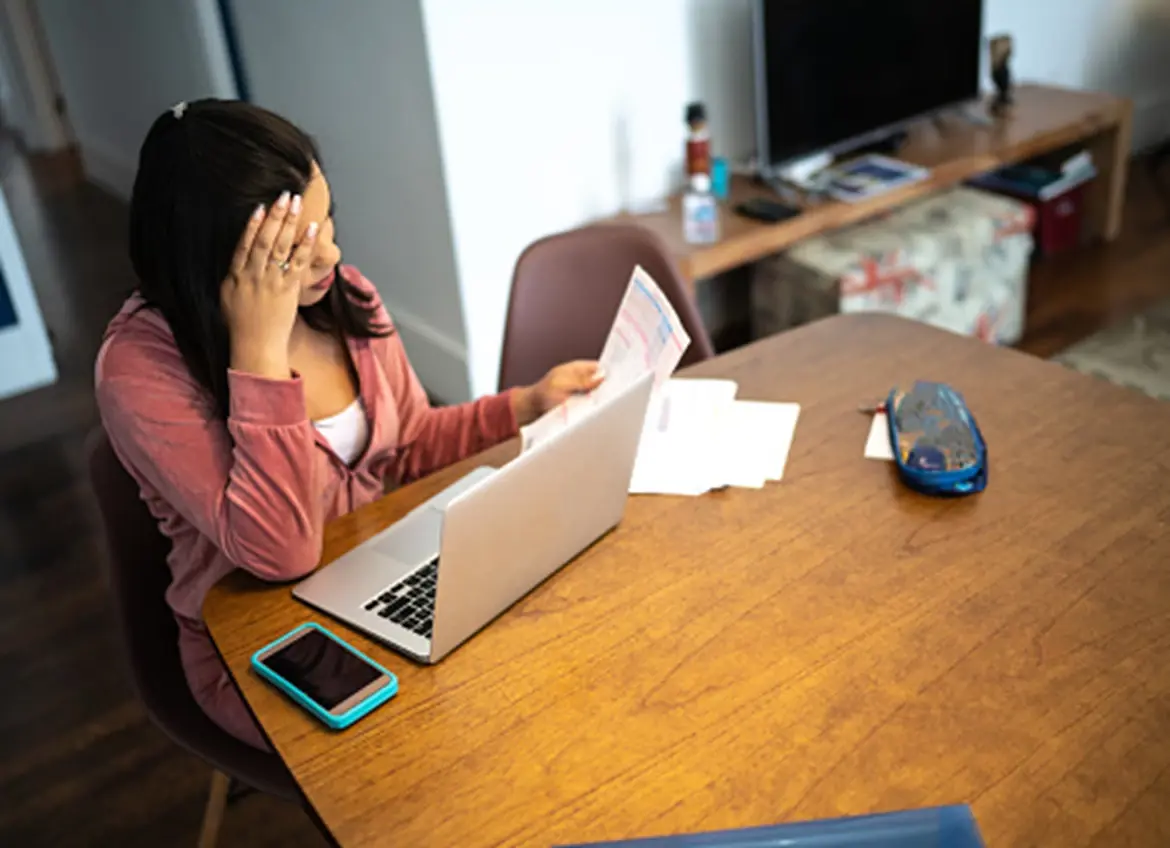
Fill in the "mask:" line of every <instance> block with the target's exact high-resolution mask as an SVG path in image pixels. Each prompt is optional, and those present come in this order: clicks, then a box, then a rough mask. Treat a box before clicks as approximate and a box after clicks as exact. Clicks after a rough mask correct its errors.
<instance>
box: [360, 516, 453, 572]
mask: <svg viewBox="0 0 1170 848" xmlns="http://www.w3.org/2000/svg"><path fill="white" fill-rule="evenodd" d="M442 533H443V513H442V511H440V510H438V509H433V508H432V509H424V510H423V511H422V512H419V513H417V514H415V515H412V516H410V517H409V518H404V519H403V520H402V521H401V522H399V523H398V524H396V525H395V526H394V527H392V528H391V529H390V531H389V532H388V533H386V534H385V535H384V536H382V537H381V538H379V539H375V540H374V542H373V545H374V549H375V550H376V551H378V552H379V553H381V554H385V555H386V556H388V557H391V558H393V559H396V560H398V561H399V562H401V563H403V564H404V565H422V564H423V563H424V562H427V561H428V560H431V559H434V558H435V557H436V556H438V554H439V543H440V541H441V538H442Z"/></svg>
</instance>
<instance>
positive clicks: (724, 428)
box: [521, 267, 800, 495]
mask: <svg viewBox="0 0 1170 848" xmlns="http://www.w3.org/2000/svg"><path fill="white" fill-rule="evenodd" d="M690 343H691V339H690V336H688V335H687V332H686V331H685V330H684V329H683V328H682V323H681V322H680V321H679V318H678V315H677V314H676V313H675V311H674V309H673V308H672V307H671V305H670V301H668V300H667V299H666V296H665V295H664V294H663V293H662V290H661V289H659V288H658V285H657V284H656V283H655V282H654V280H653V279H652V278H651V277H650V275H649V274H647V273H646V271H645V270H644V269H642V268H640V267H638V268H635V269H634V273H633V275H632V276H631V277H630V284H629V286H628V287H627V288H626V294H625V296H624V297H623V298H622V302H621V306H620V307H619V308H618V314H617V317H616V318H615V319H614V323H613V327H612V328H611V329H610V332H609V337H608V338H607V339H606V342H605V348H604V349H603V350H602V352H601V358H600V360H599V364H600V366H601V368H602V370H603V371H604V373H605V381H604V382H603V383H602V384H601V385H600V386H599V387H598V388H597V389H596V390H595V391H593V392H591V393H590V394H588V395H582V396H579V397H574V398H570V399H569V400H568V401H567V402H565V403H563V404H561V405H560V406H558V407H557V408H556V409H554V410H552V411H550V412H549V413H547V414H546V415H544V416H543V417H541V418H540V419H538V420H537V421H534V422H533V423H532V424H530V425H528V426H527V427H525V428H524V430H523V431H522V433H521V435H522V439H523V445H524V449H525V450H527V449H529V448H531V447H532V446H533V445H535V444H537V443H538V442H540V441H542V440H544V439H547V438H549V437H551V436H552V435H554V434H556V433H558V432H560V431H561V430H563V429H564V428H565V427H567V426H569V425H570V424H571V423H573V422H574V421H577V420H579V419H580V418H581V416H582V415H584V414H585V412H586V411H587V410H589V409H592V408H593V407H595V406H596V405H597V404H600V403H604V402H605V401H606V400H607V399H608V398H609V397H612V396H613V395H615V394H617V393H619V392H620V391H621V390H622V389H624V388H626V387H627V386H629V385H630V384H631V383H633V382H635V381H636V380H637V379H638V378H640V377H641V376H642V375H644V374H645V373H646V372H647V371H652V372H654V375H655V376H654V383H655V389H654V393H653V395H652V396H651V400H650V408H649V411H648V413H647V415H646V423H645V426H644V429H643V431H642V439H641V442H640V443H639V445H638V457H637V460H636V462H635V465H634V474H633V479H632V481H631V483H630V492H631V493H636V494H673V495H701V494H703V493H704V492H709V491H711V490H712V489H718V488H722V487H724V486H746V487H749V488H757V489H758V488H762V487H763V486H764V484H765V483H766V482H767V481H769V480H779V479H780V478H781V477H782V476H783V474H784V465H785V463H786V462H787V461H788V449H789V446H790V445H791V444H792V437H793V434H794V433H795V430H796V419H797V417H798V416H799V414H800V407H799V405H797V404H794V403H763V402H759V401H741V400H736V399H735V395H736V391H737V390H738V387H737V386H736V384H735V383H734V382H732V381H730V380H697V379H696V380H671V379H669V377H670V374H671V372H673V371H674V369H675V367H676V366H677V365H678V363H679V360H681V359H682V355H683V352H684V351H686V349H687V346H688V345H689V344H690Z"/></svg>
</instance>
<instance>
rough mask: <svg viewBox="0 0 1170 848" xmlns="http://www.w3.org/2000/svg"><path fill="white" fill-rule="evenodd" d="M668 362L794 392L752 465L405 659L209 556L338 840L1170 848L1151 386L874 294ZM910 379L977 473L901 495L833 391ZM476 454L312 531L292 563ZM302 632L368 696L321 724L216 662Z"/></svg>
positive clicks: (230, 629) (849, 400)
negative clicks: (970, 435) (962, 824)
mask: <svg viewBox="0 0 1170 848" xmlns="http://www.w3.org/2000/svg"><path fill="white" fill-rule="evenodd" d="M688 376H721V377H729V378H733V379H735V380H737V381H738V382H739V387H740V391H739V396H740V397H741V398H749V399H761V400H777V401H798V402H800V403H801V404H802V405H803V409H802V412H801V417H800V422H799V425H798V427H797V430H796V438H795V442H794V444H793V447H792V452H791V455H790V457H789V460H788V467H787V471H786V473H785V477H784V480H783V481H782V482H780V483H773V484H769V485H768V487H767V488H766V489H764V490H759V491H757V490H746V489H731V490H726V491H723V492H718V493H713V494H709V495H706V496H704V497H700V498H674V497H636V498H632V499H631V500H630V503H629V507H628V509H627V512H626V517H625V519H624V521H623V522H622V524H621V525H620V526H619V527H618V528H617V529H616V530H615V531H614V532H613V533H611V534H610V535H609V536H607V537H606V538H604V539H603V540H601V541H600V542H599V543H597V544H596V545H594V546H593V547H592V548H590V549H589V550H588V551H586V552H585V553H584V554H582V555H581V556H580V557H578V558H577V559H576V560H574V561H573V562H572V563H570V564H569V565H567V566H566V567H565V568H564V569H562V570H561V571H560V572H558V573H557V574H555V575H554V576H552V577H551V578H550V579H548V580H547V581H546V582H545V583H543V584H542V585H541V586H539V587H538V588H537V589H536V590H534V591H533V592H532V593H531V594H530V595H528V596H527V597H526V598H524V599H523V600H521V601H520V602H519V603H517V604H516V605H515V606H514V607H513V608H512V609H511V610H509V611H508V612H506V613H505V614H504V615H503V616H502V617H501V618H499V619H498V620H497V621H496V622H495V623H493V624H492V625H490V626H489V627H488V628H486V629H485V630H484V631H483V632H481V633H480V634H479V635H478V636H476V637H474V638H473V639H472V640H471V641H469V642H468V643H467V644H465V645H464V646H463V647H462V648H460V649H459V650H457V651H456V652H455V653H454V654H452V655H451V656H449V657H448V658H447V659H445V660H444V661H443V662H442V663H441V664H439V665H438V666H436V667H432V668H427V667H421V666H418V665H415V664H413V663H411V662H409V661H407V660H405V659H402V658H400V657H398V656H397V655H396V654H394V653H392V652H391V651H389V650H387V649H385V648H383V647H381V646H379V645H377V644H375V643H373V642H371V641H370V640H368V639H366V638H364V637H362V636H361V635H359V634H358V633H356V632H354V631H352V630H350V629H348V628H347V627H345V626H344V625H341V624H339V623H336V622H333V621H331V620H329V619H327V618H325V617H323V616H320V615H319V614H317V613H315V612H313V611H312V610H309V609H308V608H306V607H304V606H302V605H300V604H298V603H297V602H295V601H294V600H293V598H292V596H291V594H290V590H289V587H288V586H271V585H264V584H262V583H260V582H259V581H257V580H254V579H252V578H250V577H248V576H246V575H244V574H242V573H238V574H233V575H230V576H229V577H228V578H227V579H225V580H224V581H223V582H222V583H220V585H219V586H217V587H216V588H215V590H214V591H213V592H212V593H211V594H210V595H209V597H208V600H207V603H206V606H205V608H204V612H205V615H206V618H207V622H208V625H209V627H210V629H211V632H212V634H213V636H214V638H215V641H216V644H217V646H218V648H219V650H220V652H221V653H222V654H223V656H224V657H225V659H226V660H227V662H228V664H229V666H230V668H231V671H232V673H233V675H234V677H235V679H236V680H237V681H238V683H239V685H240V687H241V689H242V690H243V692H244V695H245V697H246V699H247V701H248V702H249V705H250V706H251V708H252V710H253V711H254V713H255V714H256V715H257V716H258V717H259V719H260V721H261V723H262V725H263V727H264V730H265V732H266V733H267V735H268V736H269V738H270V739H271V740H272V741H273V744H274V745H275V747H276V749H277V751H278V752H279V753H280V755H281V756H282V757H283V758H284V760H285V761H286V762H287V763H288V765H289V767H290V769H291V770H292V772H293V774H294V775H295V777H296V779H297V780H298V782H299V783H300V785H301V787H302V788H303V790H304V793H305V795H306V797H307V799H308V800H309V802H310V803H311V804H312V805H313V807H314V809H315V811H316V813H317V814H318V815H319V817H320V818H321V820H322V821H323V822H324V823H325V824H326V825H327V826H328V828H329V829H330V830H331V832H332V834H333V836H334V838H335V839H336V840H337V841H338V842H339V843H340V844H342V845H346V846H351V845H353V846H366V845H403V846H444V847H445V848H446V846H456V845H458V846H469V847H470V846H489V845H490V846H496V845H507V846H512V845H555V844H563V843H567V842H574V841H590V840H602V839H616V838H627V837H637V836H649V835H657V834H668V833H678V832H693V831H700V830H713V829H722V828H731V827H741V826H752V825H761V824H769V823H775V822H781V821H794V820H803V819H813V818H821V817H829V816H839V815H850V814H863V813H871V812H878V811H887V810H896V809H903V808H909V807H919V806H926V805H935V804H949V803H969V804H971V805H972V808H973V810H974V813H975V815H976V818H977V820H978V822H979V825H980V828H981V830H982V832H983V834H984V837H985V839H986V840H987V841H988V844H989V845H992V846H1000V845H1005V846H1007V845H1010V846H1024V845H1059V846H1063V847H1064V848H1071V846H1079V845H1110V846H1112V845H1125V844H1131V845H1155V844H1170V803H1168V802H1170V525H1168V521H1170V406H1168V405H1166V404H1162V403H1158V402H1156V401H1153V400H1149V399H1147V398H1145V397H1142V396H1140V395H1138V394H1136V393H1133V392H1128V391H1125V390H1122V389H1118V388H1115V387H1113V386H1110V385H1108V384H1106V383H1103V382H1099V381H1095V380H1093V379H1091V378H1088V377H1083V376H1080V375H1077V374H1074V373H1072V372H1069V371H1066V370H1064V369H1063V368H1061V367H1060V366H1059V365H1055V364H1052V363H1048V362H1044V361H1041V360H1038V359H1034V358H1031V357H1029V356H1027V355H1024V354H1021V353H1017V352H1014V351H1010V350H1002V349H996V348H992V347H989V346H986V345H984V344H982V343H980V342H977V341H974V340H970V339H965V338H960V337H958V336H954V335H950V334H947V333H944V332H942V331H938V330H934V329H931V328H928V327H926V326H923V325H920V324H916V323H912V322H909V321H905V320H902V319H898V318H893V317H887V316H877V315H867V316H838V317H834V318H830V319H827V320H824V321H821V322H818V323H815V324H812V325H809V326H806V327H803V328H800V329H797V330H794V331H792V332H788V333H784V334H781V335H779V336H776V337H773V338H771V339H768V340H765V341H763V342H760V343H757V344H755V345H753V346H750V347H747V348H743V349H740V350H738V351H736V352H734V353H731V354H728V355H725V356H722V357H719V358H717V359H715V360H712V361H710V362H707V363H704V364H703V365H701V366H698V367H696V368H694V369H692V370H691V371H690V372H689V374H688ZM915 378H925V379H937V380H943V381H947V382H949V383H951V384H953V385H954V386H955V387H956V388H958V389H960V391H962V392H963V393H964V395H965V396H966V398H967V401H968V403H969V404H970V406H971V408H972V409H973V411H974V412H975V414H976V416H977V418H978V420H979V423H980V426H981V429H982V431H983V433H984V436H985V438H986V440H987V442H988V445H989V451H990V482H989V485H988V488H987V490H986V491H985V492H983V493H982V494H980V495H977V496H974V497H970V498H966V499H960V500H936V499H931V498H927V497H923V496H920V495H917V494H914V493H912V492H910V491H908V490H906V489H904V488H903V487H902V486H901V485H900V484H899V483H898V482H897V479H896V477H895V475H894V471H893V468H892V466H891V465H890V464H888V463H882V462H875V461H870V460H866V459H863V458H862V447H863V444H864V442H865V437H866V433H867V431H868V429H869V423H870V422H869V419H868V418H867V417H865V416H864V415H861V414H859V413H858V411H857V407H858V405H859V404H862V403H866V402H872V401H875V400H879V399H881V398H883V397H884V395H885V394H886V392H887V390H888V389H889V388H890V387H891V385H893V384H895V383H899V382H905V381H911V380H913V379H915ZM514 450H515V446H514V445H508V446H503V447H501V448H498V449H496V450H495V451H493V452H489V454H488V455H486V456H485V457H484V458H483V459H482V460H477V461H485V460H490V461H493V462H496V463H498V462H500V461H502V460H503V459H506V458H507V456H508V455H509V454H510V452H513V451H514ZM474 464H475V463H474V462H473V463H464V464H463V465H461V466H458V467H456V468H454V469H451V470H449V471H448V472H445V473H443V474H440V475H437V476H436V477H435V478H433V479H430V480H427V481H424V482H423V483H422V484H419V485H416V486H412V487H408V488H407V489H404V490H402V491H399V492H396V493H394V494H393V495H391V496H389V497H387V498H385V499H384V500H382V501H380V502H378V503H376V504H372V505H370V506H369V507H367V508H365V509H363V510H361V511H359V512H358V513H355V514H353V515H351V516H348V517H346V518H343V519H341V520H339V521H338V522H336V523H334V524H332V525H330V527H329V528H328V533H327V535H328V542H327V545H326V552H325V556H324V560H325V561H328V560H329V559H331V558H333V557H336V556H338V555H339V554H341V553H342V552H343V551H345V550H347V549H348V548H349V547H351V546H352V545H354V544H356V543H357V542H359V541H360V540H362V539H364V538H367V537H368V536H369V535H371V534H372V533H374V532H377V531H378V530H380V529H382V528H383V527H385V526H386V525H387V524H388V523H390V522H391V521H393V520H394V519H395V518H397V517H398V516H400V515H402V514H404V513H405V512H406V511H407V510H408V509H409V508H410V507H412V506H413V505H415V504H417V503H419V502H420V501H422V500H423V499H425V498H426V497H428V496H429V495H431V494H432V493H434V492H435V491H437V490H438V489H440V488H441V487H442V486H444V485H446V484H447V483H448V482H450V481H451V480H452V479H454V478H455V477H457V476H459V475H460V474H462V473H465V472H466V471H467V470H468V469H469V468H471V467H473V465H474ZM306 620H316V621H320V622H321V623H323V624H326V625H327V626H329V627H331V628H333V629H334V630H335V631H336V632H338V633H339V634H342V635H343V636H344V637H345V638H347V639H350V640H351V641H352V642H353V644H354V645H356V646H357V647H358V648H360V649H361V650H364V651H368V652H369V653H370V654H371V656H373V657H375V658H376V659H377V660H379V661H380V662H383V663H385V664H386V665H387V666H388V667H389V668H390V669H391V670H392V671H394V672H395V673H396V674H397V675H398V677H399V679H400V681H401V691H400V694H399V695H398V696H397V697H396V698H395V699H394V700H393V701H391V702H390V703H389V704H387V705H385V706H383V707H382V708H380V709H378V710H376V711H375V712H374V713H373V714H371V715H370V716H369V717H367V718H366V719H363V720H362V721H361V722H359V723H358V724H357V725H355V726H354V727H352V728H351V729H349V730H347V731H344V732H342V733H332V732H329V731H327V730H325V729H323V728H322V727H321V726H320V725H318V724H317V723H316V722H315V721H314V720H313V719H312V718H310V717H309V716H308V715H307V714H305V713H304V712H303V711H301V710H300V709H298V708H297V707H295V706H293V705H291V704H290V703H289V702H287V701H286V700H284V699H283V698H282V696H280V695H279V694H278V693H277V692H276V691H275V690H273V689H271V688H270V687H269V686H267V685H266V684H265V683H263V682H262V681H260V680H259V679H258V678H257V677H255V676H254V675H253V674H252V673H251V672H250V671H249V670H248V657H249V655H250V654H251V652H252V651H254V650H256V648H258V647H259V646H261V645H264V644H266V643H267V642H269V641H271V640H272V639H274V638H276V637H278V636H280V635H281V634H282V633H284V632H286V631H288V630H289V629H291V628H292V627H293V626H295V625H297V624H299V623H301V622H303V621H306Z"/></svg>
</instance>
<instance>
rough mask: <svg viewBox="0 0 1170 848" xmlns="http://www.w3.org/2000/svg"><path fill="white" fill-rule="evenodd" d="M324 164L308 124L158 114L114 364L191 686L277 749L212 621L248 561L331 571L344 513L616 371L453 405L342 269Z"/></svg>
mask: <svg viewBox="0 0 1170 848" xmlns="http://www.w3.org/2000/svg"><path fill="white" fill-rule="evenodd" d="M319 161H320V157H319V156H318V154H317V150H316V149H315V147H314V145H313V142H312V140H311V139H310V138H309V137H308V136H307V135H306V134H305V133H303V132H302V131H301V130H299V129H297V128H296V127H294V126H293V125H292V124H290V123H289V122H287V121H285V120H284V119H282V118H280V117H278V116H276V115H273V114H271V113H270V112H267V111H265V110H263V109H259V108H257V107H255V106H251V105H248V104H245V103H239V102H230V101H216V100H203V101H199V102H195V103H191V104H180V105H179V106H176V107H175V108H174V109H172V110H171V111H169V112H167V113H165V114H164V115H163V116H162V117H160V118H159V119H158V120H157V121H155V123H154V126H153V127H151V129H150V132H149V134H148V135H147V137H146V141H145V142H144V143H143V145H142V151H141V155H140V159H139V167H138V175H137V177H136V179H135V182H134V193H133V197H132V200H131V206H130V255H131V259H132V261H133V263H134V270H135V273H136V275H137V277H138V282H139V289H138V291H137V292H136V293H135V294H134V295H133V296H131V298H130V299H129V300H128V301H127V302H126V304H125V306H124V307H123V308H122V310H121V312H120V313H119V314H118V316H117V317H116V318H115V319H114V320H113V322H112V323H111V324H110V327H109V329H108V330H107V332H106V339H105V342H104V344H103V346H102V349H101V352H100V353H99V354H98V359H97V366H96V385H97V399H98V406H99V408H100V411H101V416H102V421H103V424H104V426H105V429H106V432H107V433H108V434H109V437H110V441H111V442H112V444H113V446H114V450H115V451H116V452H117V454H118V456H119V458H120V459H121V461H122V463H123V464H124V465H125V466H126V468H127V469H128V470H129V472H130V473H131V474H132V475H133V476H134V478H135V479H136V480H137V482H138V484H139V486H140V487H141V491H142V496H143V498H144V500H145V501H146V503H147V505H148V506H149V507H150V510H151V512H152V513H153V514H154V515H155V517H156V518H157V519H158V521H159V524H160V527H161V529H162V532H163V533H165V534H166V535H167V536H168V537H169V538H170V539H171V542H172V550H171V555H170V558H169V565H170V569H171V572H172V582H171V585H170V588H169V589H168V591H167V601H168V603H169V604H170V605H171V608H172V609H173V610H174V613H175V616H176V618H177V619H178V622H179V649H180V654H181V656H182V661H183V667H184V670H185V672H186V675H187V682H188V683H189V685H190V687H191V691H192V693H193V694H194V696H195V700H196V701H197V702H198V703H199V704H200V705H201V706H202V707H203V709H204V710H205V711H206V712H207V714H208V715H209V716H210V717H211V718H212V719H213V720H214V721H216V722H217V723H218V724H219V725H220V726H221V727H223V728H224V729H225V730H227V731H228V732H230V733H232V734H234V735H235V736H236V737H238V738H240V739H242V740H244V741H245V742H248V743H250V744H252V745H254V746H256V747H265V743H264V740H263V737H262V735H261V734H260V732H259V730H258V728H257V727H256V726H255V724H254V723H253V722H252V720H251V719H250V717H249V715H248V713H247V710H246V708H245V707H244V704H243V702H242V701H241V700H240V696H239V694H238V692H237V691H236V689H235V688H234V687H233V686H232V684H231V681H230V679H229V678H228V674H227V670H226V668H225V667H224V666H223V664H222V663H221V662H220V660H219V658H218V657H217V655H216V653H215V649H214V647H213V645H212V644H211V641H210V638H209V637H208V634H207V631H206V629H205V627H204V625H203V623H202V614H201V609H202V605H203V599H204V597H205V596H206V594H207V591H208V589H210V587H211V586H212V585H213V584H215V582H216V581H218V580H219V579H220V578H221V577H223V576H224V575H225V574H226V573H227V572H229V571H231V570H232V569H234V568H242V569H245V570H247V571H250V572H251V573H253V574H255V575H256V576H257V577H260V578H262V579H265V580H290V579H293V578H297V577H301V576H303V575H305V574H307V573H309V572H310V571H312V570H313V568H314V567H315V566H316V565H317V561H318V559H319V557H320V555H321V540H322V528H323V527H324V525H325V523H326V522H327V521H329V520H331V519H333V518H336V517H337V516H339V515H343V514H345V513H347V512H350V511H351V510H354V509H356V508H357V507H360V506H362V505H363V504H366V503H369V502H370V501H372V500H374V499H375V498H377V497H379V496H380V495H382V494H383V493H384V491H386V489H388V488H390V487H393V486H396V485H399V484H402V483H406V482H409V481H411V480H414V479H416V478H418V477H422V476H424V475H426V474H429V473H430V472H432V471H435V470H437V469H439V468H441V467H443V466H445V465H448V464H450V463H453V462H456V461H458V460H460V459H462V458H464V457H466V456H469V455H471V454H473V453H476V452H478V451H480V450H483V449H485V448H487V447H489V446H490V445H492V444H494V443H496V442H499V441H501V440H504V439H507V438H509V437H511V436H513V435H515V434H516V432H517V430H518V427H519V426H522V425H524V424H526V423H528V422H530V421H533V420H534V419H536V418H537V417H538V416H540V415H541V414H543V413H544V412H545V411H547V410H548V409H550V408H552V407H553V406H555V405H557V404H558V403H560V402H561V401H563V400H564V399H565V398H567V397H568V396H569V395H571V394H573V393H576V392H584V391H589V390H590V389H592V388H594V387H595V386H596V385H597V384H598V382H599V380H600V375H599V374H598V372H597V368H596V365H595V363H589V362H576V363H570V364H567V365H562V366H559V367H557V368H554V369H553V370H552V371H550V372H549V373H548V375H547V376H545V377H544V379H543V380H541V382H540V383H538V384H537V385H535V386H530V387H527V388H522V389H515V390H513V391H511V392H508V393H505V394H500V395H496V396H494V397H486V398H482V399H480V400H477V401H474V402H472V403H467V404H463V405H461V406H453V407H446V408H440V409H432V408H431V407H430V405H429V403H428V402H427V397H426V394H425V392H424V391H423V388H422V386H421V385H420V384H419V381H418V378H417V377H416V376H415V374H414V371H413V370H412V369H411V367H410V363H409V362H408V361H407V359H406V353H405V351H404V350H403V347H402V343H401V341H400V339H399V337H398V335H397V334H396V333H395V331H394V326H393V324H392V323H391V321H390V318H389V316H388V315H387V314H386V312H385V310H384V309H383V308H382V304H381V302H380V300H379V299H378V294H377V290H376V289H375V288H374V286H373V285H372V284H371V283H370V282H369V281H367V280H366V279H365V278H364V277H363V276H362V275H361V274H360V273H359V272H358V271H357V270H356V269H354V268H353V267H350V266H345V265H341V264H340V262H341V251H340V250H339V249H338V247H337V244H336V242H335V238H334V223H333V201H332V196H331V193H330V187H329V183H328V181H327V180H326V179H325V176H324V174H323V173H322V171H321V169H320V167H319V164H318V163H319ZM411 284H413V285H425V283H424V282H422V281H412V282H411Z"/></svg>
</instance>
